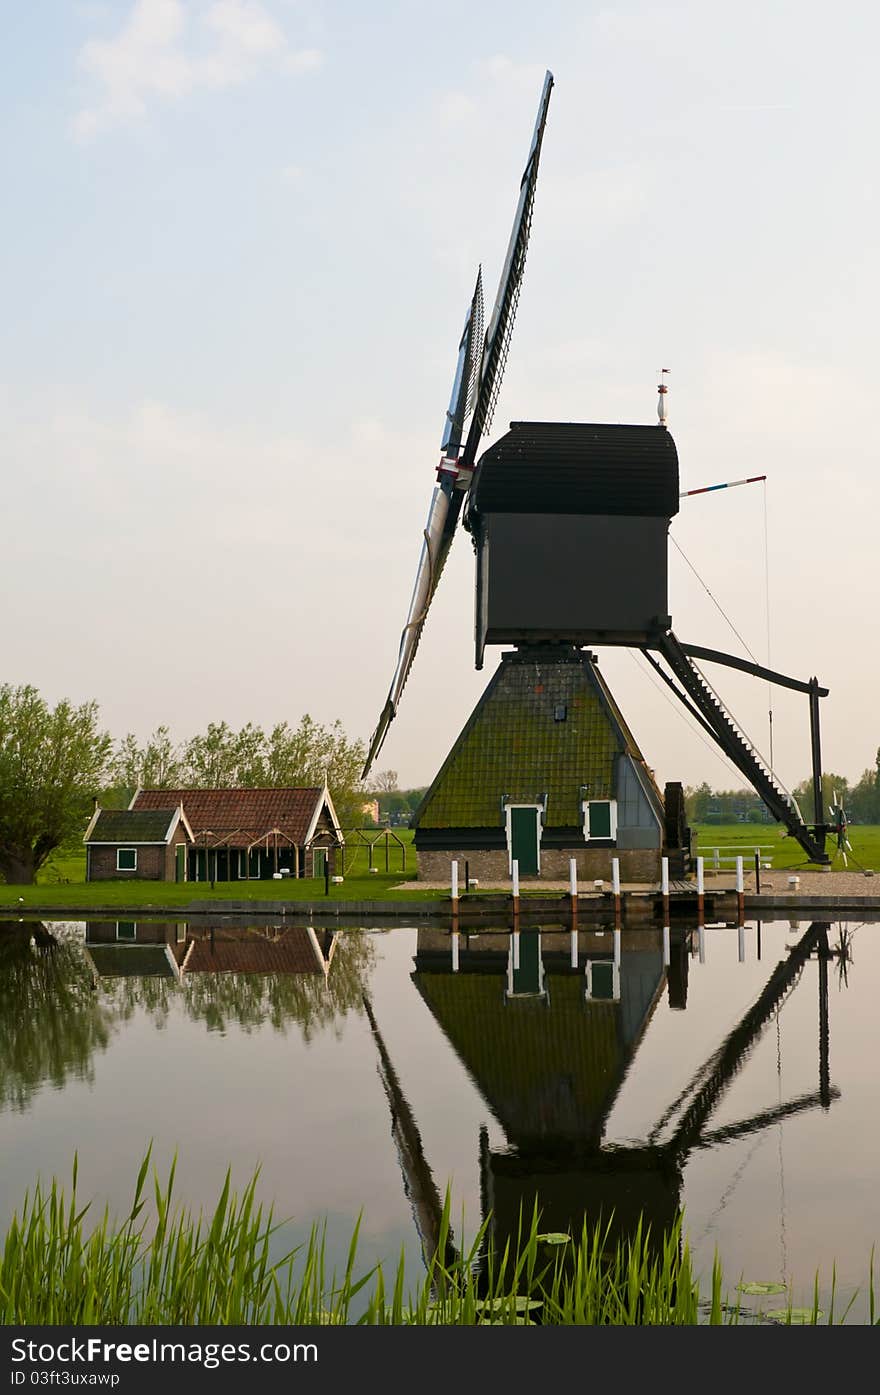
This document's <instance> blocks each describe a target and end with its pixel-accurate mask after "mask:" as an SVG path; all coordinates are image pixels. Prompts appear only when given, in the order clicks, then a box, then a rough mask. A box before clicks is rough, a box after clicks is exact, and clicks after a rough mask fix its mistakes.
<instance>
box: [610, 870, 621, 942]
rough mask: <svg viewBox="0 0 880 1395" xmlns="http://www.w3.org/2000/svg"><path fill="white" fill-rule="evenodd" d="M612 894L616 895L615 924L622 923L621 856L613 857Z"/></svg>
mask: <svg viewBox="0 0 880 1395" xmlns="http://www.w3.org/2000/svg"><path fill="white" fill-rule="evenodd" d="M611 894H612V895H613V897H614V924H615V925H619V924H620V858H619V857H612V859H611Z"/></svg>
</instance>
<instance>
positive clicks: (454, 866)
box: [452, 862, 458, 901]
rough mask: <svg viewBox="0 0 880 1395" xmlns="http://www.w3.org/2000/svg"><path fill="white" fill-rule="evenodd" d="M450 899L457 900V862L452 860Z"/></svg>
mask: <svg viewBox="0 0 880 1395" xmlns="http://www.w3.org/2000/svg"><path fill="white" fill-rule="evenodd" d="M452 899H453V901H457V900H458V863H457V862H453V864H452Z"/></svg>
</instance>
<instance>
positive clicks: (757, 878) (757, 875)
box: [755, 848, 761, 896]
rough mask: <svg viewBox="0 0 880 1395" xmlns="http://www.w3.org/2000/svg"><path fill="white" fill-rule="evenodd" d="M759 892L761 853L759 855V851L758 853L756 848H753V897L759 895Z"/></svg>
mask: <svg viewBox="0 0 880 1395" xmlns="http://www.w3.org/2000/svg"><path fill="white" fill-rule="evenodd" d="M760 892H761V853H760V851H759V849H758V848H755V895H756V896H758V895H760Z"/></svg>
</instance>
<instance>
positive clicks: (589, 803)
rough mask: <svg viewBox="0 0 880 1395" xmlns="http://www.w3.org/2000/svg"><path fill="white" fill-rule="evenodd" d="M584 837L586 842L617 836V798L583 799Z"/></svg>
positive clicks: (608, 839)
mask: <svg viewBox="0 0 880 1395" xmlns="http://www.w3.org/2000/svg"><path fill="white" fill-rule="evenodd" d="M584 837H585V838H586V840H587V842H588V843H592V842H597V841H599V840H600V839H601V840H603V841H605V842H608V841H610V840H613V839H614V838H616V837H617V800H616V799H585V800H584Z"/></svg>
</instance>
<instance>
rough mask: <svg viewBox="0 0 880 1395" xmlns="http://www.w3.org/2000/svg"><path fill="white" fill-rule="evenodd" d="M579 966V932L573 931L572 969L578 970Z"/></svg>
mask: <svg viewBox="0 0 880 1395" xmlns="http://www.w3.org/2000/svg"><path fill="white" fill-rule="evenodd" d="M577 966H578V932H577V930H572V932H571V967H572V968H573V969H576V968H577Z"/></svg>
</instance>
